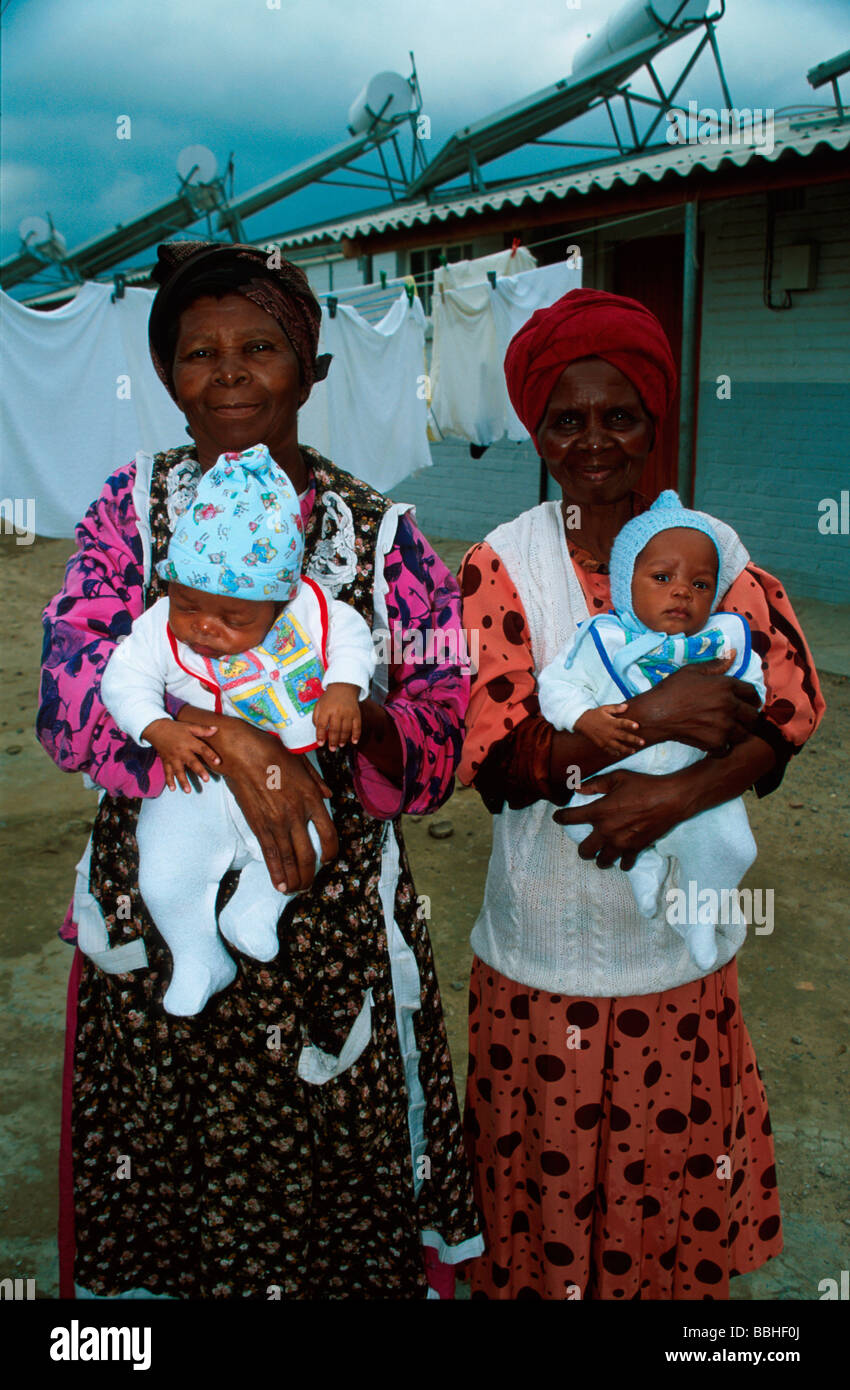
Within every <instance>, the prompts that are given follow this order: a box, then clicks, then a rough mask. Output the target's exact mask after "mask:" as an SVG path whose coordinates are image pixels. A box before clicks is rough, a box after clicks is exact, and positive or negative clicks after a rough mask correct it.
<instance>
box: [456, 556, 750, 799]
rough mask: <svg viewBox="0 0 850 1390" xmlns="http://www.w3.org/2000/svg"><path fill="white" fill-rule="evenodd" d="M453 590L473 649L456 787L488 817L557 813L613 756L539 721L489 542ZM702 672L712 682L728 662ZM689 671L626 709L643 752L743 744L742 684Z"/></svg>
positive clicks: (745, 690)
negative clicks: (474, 797)
mask: <svg viewBox="0 0 850 1390" xmlns="http://www.w3.org/2000/svg"><path fill="white" fill-rule="evenodd" d="M460 581H461V591H462V594H463V615H464V622H465V624H466V628H467V631H468V632H469V633H470V636H471V637H472V636H473V635H475V636H477V639H478V640H477V645H478V648H479V651H478V671H477V674H476V676H475V679H474V681H473V686H472V694H471V697H470V701H469V710H468V713H467V721H466V723H467V737H466V742H465V744H464V750H463V759H462V761H461V767H460V774H459V775H460V777H461V780H462V781H464V782H467V783H470V782H471V783H473V784H474V785H475V787H476V789H477V790H478V791H479V793H480V794H481V797H482V799H483V801H484V803H485V805H486V806H487V807H488V809H489V810H491V811H493V812H494V813H498V812H499V811H501V810H502V807H503V806H504V805H505V804H506V803H507V805H508V806H510V807H511V808H513V809H521V808H522V807H523V806H529V805H531V803H532V802H534V801H539V800H541V799H545V800H547V801H552V802H554V803H555V805H563V804H564V803H565V802H567V801H569V799H570V797H571V796H572V793H573V790H574V789H575V784H576V781H577V780H578V779H579V778H585V777H589V776H591V775H592V774H593V773H594V772H598V771H599V770H600V768H603V767H607V766H608V764H609V763H610V762H611V758H610V755H609V754H607V753H605V752H604V751H603V750H602V749H600V748H598V747H597V746H596V744H594V743H592V742H591V741H590V739H587V738H585V737H584V736H583V735H582V734H578V733H562V732H557V733H556V732H555V730H554V729H553V728H552V726H551V725H550V724H548V723H547V722H546V720H545V719H544V718H543V716H542V715H541V714H540V710H539V705H538V698H537V675H536V671H535V666H534V656H533V653H532V650H531V635H530V633H529V630H528V623H527V620H526V616H525V611H524V609H523V605H522V601H521V599H520V597H519V595H518V593H517V592H516V589H515V588H514V585H513V581H512V580H511V578H510V575H509V574H508V572H507V570H506V568H505V566H504V565H503V564H502V561H501V559H500V558H499V556H498V555H497V554H496V553H495V551H493V550H492V548H491V547H490V546H489V545H487V544H486V542H483V543H481V544H480V545H477V546H473V548H472V549H471V550H470V551H469V553H468V555H467V556H466V557H465V559H464V561H463V565H462V566H461V575H460ZM705 665H706V667H709V668H710V669H711V670H712V671H714V672H716V673H717V674H719V673H722V672H723V671H725V670H726V669H727V668H728V666H729V662H728V660H727V661H722V662H715V663H705ZM694 669H695V668H687V670H686V671H685V672H679V673H677V674H676V676H674V677H670V678H669V680H668V681H664V682H662V685H661V686H656V687H655V689H654V690H651V691H648V692H647V693H646V694H645V695H640V696H636V697H635V698H634V700H632V701H629V702H628V703H629V717H630V718H632V719H635V720H636V721H637V722H638V723H639V724H640V730H639V732H640V735H641V737H642V738H644V739H645V740H646V742H647V744H651V743H658V742H662V741H663V740H664V739H671V738H678V739H680V740H681V741H683V742H684V741H687V742H695V743H696V745H697V746H698V747H701V748H704V749H710V750H711V751H720V750H724V749H725V748H726V747H727V746H728V745H729V744H730V743H733V742H736V741H738V740H739V739H741V738H745V737H747V736H748V735H749V732H750V724H751V722H752V720H754V719H755V718H756V714H757V709H756V708H752V707H751V701H752V700H753V699H754V695H753V691H752V687H750V686H748V685H746V684H745V683H744V682H742V681H733V680H722V681H718V680H713V681H709V680H708V679H706V672H705V671H703V672H701V673H700V674H698V675H696V676H694V674H693V671H694ZM680 676H683V677H684V679H683V680H680V679H679V677H680ZM694 680H696V682H697V684H696V685H695V684H694ZM673 681H676V682H678V685H671V682H673ZM665 687H667V688H665ZM697 701H698V702H699V708H698V709H696V708H695V702H697ZM756 706H757V700H756Z"/></svg>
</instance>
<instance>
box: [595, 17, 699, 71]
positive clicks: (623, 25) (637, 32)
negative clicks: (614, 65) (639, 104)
mask: <svg viewBox="0 0 850 1390" xmlns="http://www.w3.org/2000/svg"><path fill="white" fill-rule="evenodd" d="M709 3H710V0H687V3H686V4H685V5H684V7H683V8H682V10H681V13H680V14H676V11H677V10H678V9H679V7H680V4H681V0H627V3H626V4H625V5H623V6H622V7H621V8H620V9H619V10H617V11H616V13H615V14H613V15H612V16H611V18H610V19H609V20H608V22H607V24H606V25H605V26H604V28H602V29H600V31H599V33H598V34H594V36H593V38H592V39H588V41H587V43H585V44H583V45H582V47H581V48H580V49H579V51H578V53H577V54H576V56H575V58H574V59H573V76H574V77H577V76H579V74H580V73H583V72H587V71H588V70H589V69H590V68H594V67H596V65H597V64H598V63H604V62H605V60H606V59H608V58H612V57H614V55H615V54H617V53H620V52H622V50H623V49H625V48H631V46H632V44H635V43H642V42H643V41H644V40H645V39H651V38H654V37H656V36H657V37H659V38H661V37H662V36H663V35H664V34H665V33H668V32H673V33H675V32H676V31H677V30H678V29H680V28H681V27H682V26H683V23H684V22H685V21H686V20H694V19H702V18H703V17H704V16H705V12H706V10H707V9H708V6H709ZM671 24H672V31H671V30H669V29H668V26H670V25H671Z"/></svg>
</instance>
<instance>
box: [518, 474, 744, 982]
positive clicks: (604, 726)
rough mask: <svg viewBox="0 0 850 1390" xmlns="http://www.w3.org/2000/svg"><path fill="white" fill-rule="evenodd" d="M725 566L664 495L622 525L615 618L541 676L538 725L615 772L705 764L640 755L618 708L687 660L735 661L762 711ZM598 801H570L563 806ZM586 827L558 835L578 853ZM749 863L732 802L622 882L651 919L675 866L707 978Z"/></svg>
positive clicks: (674, 833) (692, 755)
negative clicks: (564, 734) (599, 757)
mask: <svg viewBox="0 0 850 1390" xmlns="http://www.w3.org/2000/svg"><path fill="white" fill-rule="evenodd" d="M723 560H724V557H723V554H722V551H721V547H720V545H719V543H718V539H717V535H716V534H715V531H714V528H713V527H712V526H711V524H710V522H709V521H708V519H707V518H706V517H705V516H703V515H702V514H701V513H700V512H695V511H689V510H687V509H686V508H684V507H683V506H682V504H681V502H680V501H679V498H678V496H677V495H676V493H675V492H672V491H668V492H663V493H662V494H661V496H660V497H659V498H658V499H657V500H656V502H655V503H654V504H653V505H652V507H651V508H650V509H649V511H647V512H644V513H642V514H641V515H640V516H637V517H634V518H633V519H632V520H631V521H629V522H627V524H626V525H625V526H624V527H623V529H622V530H621V531H620V533H619V534H618V535H617V537H616V538H615V541H614V544H613V547H612V549H611V562H610V574H611V601H612V603H613V606H614V609H615V613H614V614H610V613H602V614H599V615H598V616H597V617H595V618H593V619H591V620H590V621H588V622H585V623H582V624H580V626H579V628H578V629H577V631H576V632H575V633H574V635H573V636H572V638H571V639H570V640H569V641H568V642H567V643H566V645H565V646H564V647H563V648H562V649H561V651H560V652H559V653H558V655H557V657H556V658H555V660H554V661H552V662H551V663H550V664H549V665H548V666H547V667H546V668H545V669H544V670H543V671H542V672H541V674H540V678H539V681H538V694H539V699H540V711H541V713H542V714H543V717H544V718H545V719H547V720H548V722H549V723H550V724H552V725H553V726H554V727H555V728H556V729H565V730H569V731H570V732H577V733H581V734H584V735H585V737H586V738H589V739H591V740H592V742H593V743H595V744H596V745H597V747H599V748H603V749H604V750H605V751H606V752H608V753H611V754H612V756H613V757H614V758H615V760H616V761H617V766H619V767H624V768H630V769H632V770H634V771H636V772H648V773H655V774H663V773H670V772H676V771H678V770H679V769H680V768H683V767H688V766H689V765H690V764H691V763H694V762H697V761H698V760H699V759H700V758H702V757H703V756H704V755H703V754H702V753H701V752H700V750H699V749H696V748H690V747H688V746H687V745H685V744H683V743H672V742H671V743H660V744H656V745H655V746H654V747H651V748H645V747H643V740H642V739H641V738H640V735H639V732H638V725H637V724H636V723H635V722H634V720H631V719H630V718H629V715H628V709H627V707H626V705H625V704H624V701H626V700H629V699H630V698H631V697H632V696H633V695H637V694H639V693H640V692H641V691H644V690H648V689H650V688H651V687H652V686H653V685H657V684H658V682H659V681H662V680H663V679H664V678H665V676H669V675H670V674H671V673H672V672H673V671H677V670H678V669H679V668H680V667H681V666H684V665H686V664H687V663H689V662H694V661H711V660H714V659H715V658H717V657H729V656H733V657H734V658H735V660H734V662H733V665H732V667H731V668H730V670H729V671H728V674H729V675H731V676H737V677H738V678H739V679H741V680H745V681H749V682H750V683H751V684H752V685H754V686H755V688H756V690H757V691H758V693H759V696H760V698H761V701H762V703H763V702H764V698H765V686H764V678H763V674H762V666H761V661H760V659H759V657H758V655H757V654H756V653H755V652H754V651H753V649H752V642H751V637H750V629H749V625H748V623H747V622H746V621H745V619H744V618H742V617H740V616H739V615H738V614H736V613H719V612H717V611H716V609H717V604H718V602H719V599H720V596H721V595H722V594H724V593H725V592H726V590H727V589H728V587H729V583H730V576H729V575H726V574H724V564H723ZM634 750H637V751H634ZM624 755H628V756H624ZM611 765H612V766H613V763H612V764H611ZM596 799H597V798H596V797H595V796H583V795H581V794H579V793H576V794H575V795H574V796H573V798H572V800H571V801H570V803H569V804H570V806H584V805H588V804H589V803H590V802H591V801H595V800H596ZM591 828H592V827H591V826H590V825H577V826H566V827H565V829H566V830H567V833H568V834H569V835H570V837H571V838H572V839H573V840H575V841H576V843H577V844H581V842H582V841H583V840H584V839H585V838H586V837H587V835H589V834H590V832H591ZM755 857H756V845H755V841H754V839H753V836H752V832H751V830H750V825H749V821H748V819H747V813H746V810H745V809H744V803H743V800H742V799H741V798H740V797H737V798H735V799H734V800H732V801H727V802H725V803H723V804H722V805H720V806H715V807H713V808H711V809H710V810H708V811H703V812H701V813H700V814H699V815H697V816H693V817H692V818H691V819H690V820H687V821H683V822H682V824H681V825H678V826H676V827H675V828H674V829H673V830H671V831H670V833H669V834H668V835H665V836H663V837H662V838H661V839H660V840H659V841H658V842H657V844H656V845H655V846H654V847H651V848H649V849H645V850H643V852H642V853H641V854H639V855H638V856H637V859H636V861H635V864H634V867H633V868H632V869H630V870H628V878H629V881H630V883H631V887H632V891H633V893H634V896H635V901H636V903H637V905H638V908H639V909H640V911H641V912H642V913H643V915H644V916H645V917H648V918H655V917H657V916H658V913H659V911H660V901H659V899H660V895H661V889H662V887H663V885H664V882H665V880H666V878H667V876H668V874H669V872H670V869H671V863H670V861H671V859H673V858H675V859H676V860H678V866H679V869H678V871H679V884H680V885H684V886H685V887H686V889H687V892H686V893H682V894H678V893H677V894H675V895H673V894H671V893H669V892H668V895H667V896H668V904H669V906H668V908H667V913H666V919H667V922H668V923H669V925H670V926H672V927H673V928H674V929H675V930H676V931H678V932H679V934H680V935H681V936H682V937H683V938H684V940H685V941H686V943H687V945H688V949H689V950H690V953H691V956H692V958H693V960H694V961H695V963H696V964H697V965H698V966H699V967H700V969H701V970H704V971H707V970H710V969H711V968H712V967H713V965H714V963H715V961H716V960H717V943H716V939H715V929H716V927H717V924H718V921H719V920H723V921H725V922H730V921H731V922H734V923H735V924H739V923H740V921H741V917H740V908H739V906H738V901H737V896H736V894H735V891H734V890H735V889H737V886H738V884H739V883H740V881H741V879H742V878H743V876H744V874H745V873H746V871H747V869H748V868H749V867H750V865H751V864H752V863H753V861H754V860H755ZM690 885H693V888H691V887H690ZM674 898H675V901H674ZM683 898H685V900H686V902H687V907H684V908H683V906H682V899H683ZM730 909H731V911H730ZM724 911H725V912H727V913H729V915H727V916H725V917H724V916H723V913H724Z"/></svg>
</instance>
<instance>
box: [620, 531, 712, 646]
mask: <svg viewBox="0 0 850 1390" xmlns="http://www.w3.org/2000/svg"><path fill="white" fill-rule="evenodd" d="M716 588H717V551H716V550H715V548H714V545H713V543H712V542H711V541H710V540H709V538H708V536H706V535H704V534H703V532H702V531H692V530H690V529H685V528H684V527H679V526H677V527H674V528H673V529H671V530H670V531H659V533H658V535H657V536H653V538H652V540H651V541H650V542H649V544H648V545H646V546H644V548H643V550H642V551H641V552H640V554H639V555H638V557H637V559H636V560H635V568H634V574H633V575H632V608H633V609H634V612H635V613H636V615H637V616H638V618H640V620H641V622H642V623H645V624H646V626H647V627H648V628H649V629H650V630H651V631H652V632H666V633H667V634H668V636H674V635H676V634H678V633H684V634H685V636H687V637H690V635H691V634H692V633H694V632H699V630H700V628H703V627H705V625H706V623H707V622H708V619H709V616H710V614H711V605H712V603H713V601H714V591H715V589H716Z"/></svg>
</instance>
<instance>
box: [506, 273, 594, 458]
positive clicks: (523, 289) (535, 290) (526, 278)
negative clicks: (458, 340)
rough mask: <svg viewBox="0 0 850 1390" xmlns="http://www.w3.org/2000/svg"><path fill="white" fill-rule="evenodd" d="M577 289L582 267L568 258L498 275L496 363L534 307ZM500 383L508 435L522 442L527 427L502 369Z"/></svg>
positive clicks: (525, 435) (547, 306)
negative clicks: (513, 401) (518, 271)
mask: <svg viewBox="0 0 850 1390" xmlns="http://www.w3.org/2000/svg"><path fill="white" fill-rule="evenodd" d="M578 289H581V267H580V266H579V265H575V266H573V265H571V264H570V262H569V261H557V262H556V263H555V264H554V265H542V266H539V267H538V268H537V269H536V270H527V271H525V272H524V273H523V274H521V275H505V276H503V277H502V278H501V279H498V280H497V281H496V284H495V287H494V289H493V291H492V293H491V305H492V310H493V318H494V321H495V336H496V353H497V355H498V358H499V363H500V364H501V363H503V362H504V360H505V353H506V352H507V350H508V344H509V343H510V341H511V338H512V337H513V336H514V334H515V333H518V332H519V330H520V329H521V328H522V326H523V324H524V323H526V322H527V321H528V320H529V319H530V318H531V315H532V314H533V313H535V311H536V310H537V309H548V308H549V306H550V304H555V303H556V302H557V301H558V300H559V299H561V298H562V297H563V295H565V294H567V293H568V292H569V291H570V290H578ZM500 371H501V365H500ZM501 384H502V390H503V392H504V400H505V423H506V427H507V434H508V438H509V439H512V440H514V442H515V443H521V442H523V441H524V440H526V439H528V437H529V435H528V430H527V429H526V428H525V426H524V425H523V423H522V421H521V420H520V419H519V418H518V417H517V414H516V412H515V410H514V408H513V406H512V405H511V402H510V397H509V396H508V391H507V387H506V386H505V378H504V372H501Z"/></svg>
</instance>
